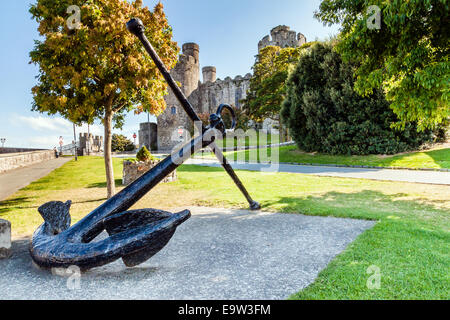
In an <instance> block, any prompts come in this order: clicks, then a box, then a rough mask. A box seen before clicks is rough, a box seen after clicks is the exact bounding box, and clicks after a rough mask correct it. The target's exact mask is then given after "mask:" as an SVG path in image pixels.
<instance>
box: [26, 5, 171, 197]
mask: <svg viewBox="0 0 450 320" xmlns="http://www.w3.org/2000/svg"><path fill="white" fill-rule="evenodd" d="M71 5H77V6H78V7H79V8H80V9H81V16H80V17H81V21H80V22H81V24H80V27H79V28H78V29H76V30H70V29H69V28H68V25H67V19H68V18H69V16H70V14H68V13H67V8H68V7H69V6H71ZM30 13H31V14H32V16H33V18H34V19H35V20H36V21H37V22H38V23H39V28H38V30H39V33H40V35H41V36H42V39H41V40H37V41H35V48H34V50H33V51H32V52H31V53H30V56H31V60H32V62H33V63H35V64H37V65H38V66H39V76H38V81H39V83H38V85H37V86H35V87H34V88H33V89H32V92H33V97H34V105H33V110H35V111H39V112H43V113H47V114H60V115H62V116H63V117H65V118H67V119H69V120H71V121H72V122H74V123H77V124H79V123H81V122H88V123H92V122H93V121H94V120H96V119H100V120H101V121H103V124H104V126H105V164H106V173H107V174H106V175H107V185H108V196H109V197H110V196H112V195H113V194H114V192H115V190H114V175H113V167H112V159H111V138H112V130H111V127H112V123H113V122H114V124H115V126H116V127H121V126H122V125H123V122H124V115H125V114H126V113H127V112H128V111H131V110H133V109H134V110H135V111H137V112H142V111H144V110H145V111H149V112H150V113H152V114H155V115H157V114H160V113H161V112H162V111H163V110H164V109H165V107H166V106H165V102H164V98H163V97H164V95H165V94H166V93H167V85H166V83H165V81H164V79H163V77H162V76H161V75H160V73H159V72H158V70H157V68H156V66H155V65H154V64H153V63H152V61H151V59H150V57H148V56H147V55H145V54H144V50H143V49H142V46H141V44H140V43H139V41H138V39H137V38H136V37H135V36H133V35H132V34H131V33H129V32H128V31H127V29H126V22H127V21H128V20H129V19H130V18H132V17H137V18H140V19H141V20H142V21H143V22H144V24H145V25H146V27H147V30H146V35H147V37H148V38H149V39H150V41H152V44H153V45H154V47H155V49H156V50H157V52H158V53H159V55H160V57H161V59H162V60H163V62H164V63H165V64H166V66H167V67H168V68H172V67H173V66H174V65H175V63H176V61H177V55H178V50H179V49H178V47H177V45H176V43H175V42H173V41H172V29H171V27H170V26H169V24H168V21H167V19H166V16H165V14H164V11H163V6H162V4H160V3H159V4H157V5H156V6H155V8H154V11H153V12H151V11H149V10H148V8H147V7H145V8H144V7H142V0H135V1H123V0H37V2H36V3H35V4H33V5H32V6H31V8H30Z"/></svg>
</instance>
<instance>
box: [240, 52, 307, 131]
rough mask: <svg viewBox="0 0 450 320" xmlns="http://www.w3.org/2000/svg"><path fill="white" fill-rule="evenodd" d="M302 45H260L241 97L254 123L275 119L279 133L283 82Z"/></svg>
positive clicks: (283, 89) (283, 90)
mask: <svg viewBox="0 0 450 320" xmlns="http://www.w3.org/2000/svg"><path fill="white" fill-rule="evenodd" d="M309 45H310V44H308V45H306V46H305V47H307V46H309ZM303 48H304V47H302V48H280V47H277V46H268V47H265V48H263V49H261V50H260V52H259V54H258V55H257V58H256V62H255V64H254V66H253V68H252V69H253V76H252V78H251V79H250V88H249V90H248V92H247V97H246V99H244V100H243V101H242V103H243V104H244V110H245V113H246V114H247V115H248V117H249V118H250V119H251V120H253V121H254V122H256V123H261V122H263V121H264V120H265V119H272V120H274V121H277V122H279V123H280V133H281V134H282V135H283V128H282V126H281V121H280V110H281V104H282V103H283V100H284V98H285V94H286V90H285V83H286V80H287V78H288V75H289V71H290V69H291V67H292V66H293V65H295V63H296V62H297V61H298V59H299V58H300V52H301V51H302V49H303Z"/></svg>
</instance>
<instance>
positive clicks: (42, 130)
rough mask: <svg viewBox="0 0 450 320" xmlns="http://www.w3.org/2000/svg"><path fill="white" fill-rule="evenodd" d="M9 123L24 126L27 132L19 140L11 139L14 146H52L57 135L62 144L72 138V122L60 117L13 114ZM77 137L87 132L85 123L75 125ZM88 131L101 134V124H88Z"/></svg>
mask: <svg viewBox="0 0 450 320" xmlns="http://www.w3.org/2000/svg"><path fill="white" fill-rule="evenodd" d="M10 124H11V125H13V126H15V127H19V128H26V129H24V131H25V130H26V131H27V133H30V134H28V135H27V136H25V137H22V139H20V141H17V140H16V139H12V140H16V141H14V142H13V141H11V142H13V143H14V145H16V146H21V147H30V148H49V149H51V148H53V147H55V146H57V145H58V143H59V137H60V136H62V137H63V139H64V144H70V143H71V142H72V140H73V124H72V123H71V122H70V121H68V120H66V119H64V118H61V117H55V118H50V117H44V116H28V117H27V116H21V115H17V114H14V115H13V116H12V117H11V118H10ZM75 130H76V134H77V139H78V137H79V134H80V133H85V132H88V126H87V124H84V125H83V126H80V127H76V128H75ZM89 132H90V133H92V134H93V135H96V136H102V135H103V126H102V125H97V124H94V125H90V126H89Z"/></svg>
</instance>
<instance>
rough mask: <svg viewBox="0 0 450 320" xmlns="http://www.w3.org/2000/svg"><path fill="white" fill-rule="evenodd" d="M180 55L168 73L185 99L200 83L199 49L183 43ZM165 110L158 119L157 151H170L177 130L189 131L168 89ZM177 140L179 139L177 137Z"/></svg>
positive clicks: (178, 105) (185, 117)
mask: <svg viewBox="0 0 450 320" xmlns="http://www.w3.org/2000/svg"><path fill="white" fill-rule="evenodd" d="M182 52H183V53H182V54H181V55H180V57H179V60H178V63H177V65H176V66H175V68H173V69H172V70H171V71H170V74H171V75H172V77H173V78H174V80H175V81H177V82H179V83H180V84H181V85H182V87H181V89H182V91H183V93H184V94H185V96H186V97H189V96H190V95H191V94H192V92H194V91H195V90H197V89H198V86H199V82H200V61H199V55H200V47H199V45H198V44H196V43H185V44H184V45H183V46H182ZM165 100H166V104H167V108H166V110H165V111H164V112H163V114H161V115H160V116H159V117H158V149H159V150H171V149H172V148H173V147H174V146H176V145H177V144H178V143H179V139H178V140H177V137H176V135H177V134H176V133H177V129H179V128H183V129H189V128H186V126H187V125H190V124H191V120H190V119H188V117H187V115H186V113H185V112H184V110H183V107H182V106H181V105H180V103H179V102H178V100H177V98H176V97H175V94H174V93H173V92H172V90H171V89H169V94H168V95H167V96H166V97H165ZM178 138H179V137H178Z"/></svg>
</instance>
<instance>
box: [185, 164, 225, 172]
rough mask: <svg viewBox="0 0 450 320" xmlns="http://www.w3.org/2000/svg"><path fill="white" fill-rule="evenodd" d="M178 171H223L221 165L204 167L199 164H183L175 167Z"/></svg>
mask: <svg viewBox="0 0 450 320" xmlns="http://www.w3.org/2000/svg"><path fill="white" fill-rule="evenodd" d="M177 171H178V172H225V171H224V169H223V168H222V167H220V168H219V167H206V166H200V165H193V164H192V165H191V164H184V165H182V166H180V167H179V168H178V169H177Z"/></svg>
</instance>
